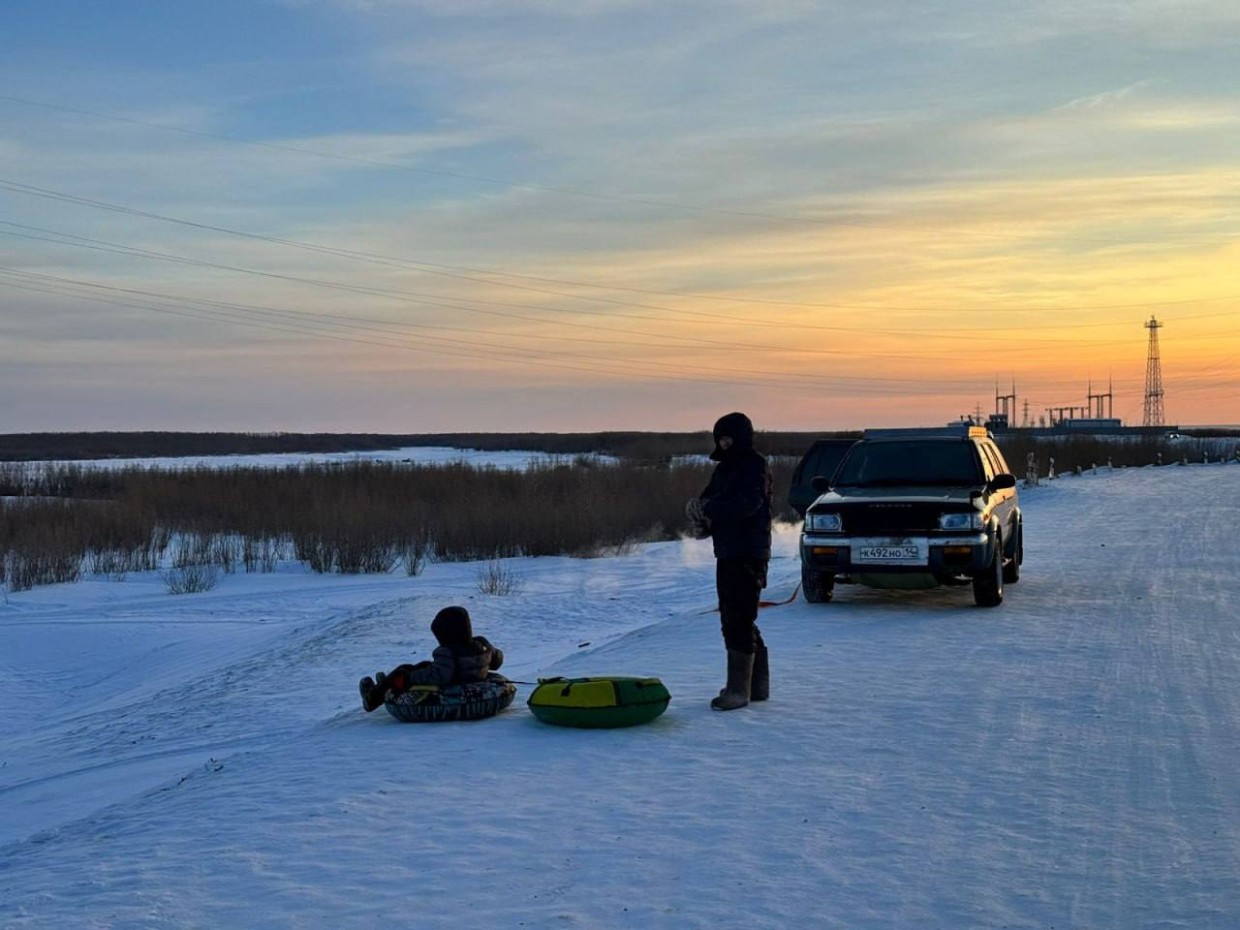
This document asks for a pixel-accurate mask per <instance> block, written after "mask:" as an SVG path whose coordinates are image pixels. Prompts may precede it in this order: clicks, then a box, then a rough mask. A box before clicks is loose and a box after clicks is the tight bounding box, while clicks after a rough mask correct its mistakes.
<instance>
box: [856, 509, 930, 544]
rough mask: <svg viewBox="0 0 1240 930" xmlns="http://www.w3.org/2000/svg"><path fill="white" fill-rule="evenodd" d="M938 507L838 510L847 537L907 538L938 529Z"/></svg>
mask: <svg viewBox="0 0 1240 930" xmlns="http://www.w3.org/2000/svg"><path fill="white" fill-rule="evenodd" d="M942 512H943V508H942V507H940V506H939V505H938V504H896V503H890V504H889V503H880V504H856V505H854V506H852V507H845V508H841V511H840V514H841V516H842V517H843V520H844V532H845V533H848V534H849V535H850V536H907V535H910V534H913V533H925V532H928V531H929V530H935V529H938V526H939V514H941V513H942Z"/></svg>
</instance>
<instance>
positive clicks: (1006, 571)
mask: <svg viewBox="0 0 1240 930" xmlns="http://www.w3.org/2000/svg"><path fill="white" fill-rule="evenodd" d="M1023 561H1025V528H1024V527H1023V526H1018V527H1017V528H1016V545H1015V546H1013V547H1012V560H1011V561H1010V562H1008V563H1006V564H1005V565H1004V566H1003V583H1004V584H1016V582H1018V581H1020V563H1021V562H1023Z"/></svg>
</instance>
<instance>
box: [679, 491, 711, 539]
mask: <svg viewBox="0 0 1240 930" xmlns="http://www.w3.org/2000/svg"><path fill="white" fill-rule="evenodd" d="M685 519H686V520H688V521H689V535H690V536H692V537H693V538H694V539H708V538H709V537H710V518H709V517H707V516H706V502H705V501H704V500H702V499H701V498H700V497H691V498H689V500H688V501H687V502H686V503H685Z"/></svg>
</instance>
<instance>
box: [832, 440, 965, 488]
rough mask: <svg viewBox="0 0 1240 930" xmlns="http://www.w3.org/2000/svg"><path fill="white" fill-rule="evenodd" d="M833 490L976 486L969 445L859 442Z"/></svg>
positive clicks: (841, 470) (853, 448)
mask: <svg viewBox="0 0 1240 930" xmlns="http://www.w3.org/2000/svg"><path fill="white" fill-rule="evenodd" d="M835 478H836V480H835V486H836V487H837V488H840V487H860V486H869V487H874V486H883V485H889V486H893V487H894V486H900V485H927V484H943V485H952V486H957V487H968V486H972V485H980V484H981V483H982V481H983V479H982V471H981V467H980V465H979V464H978V462H977V459H976V458H975V457H974V454H973V445H972V443H968V442H954V441H948V442H944V441H941V440H940V441H922V442H917V441H906V442H859V443H857V444H856V445H855V446H853V447H852V449H851V450H849V453H848V457H847V458H846V459H844V462H843V464H842V465H840V469H839V472H838V473H837V474H836V476H835Z"/></svg>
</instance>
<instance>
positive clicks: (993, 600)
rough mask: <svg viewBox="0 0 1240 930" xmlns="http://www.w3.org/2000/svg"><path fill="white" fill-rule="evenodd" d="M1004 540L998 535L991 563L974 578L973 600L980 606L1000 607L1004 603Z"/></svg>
mask: <svg viewBox="0 0 1240 930" xmlns="http://www.w3.org/2000/svg"><path fill="white" fill-rule="evenodd" d="M1003 575H1004V572H1003V540H1002V539H1001V538H998V537H996V539H995V554H994V556H993V557H992V558H991V560H990V565H989V567H987V569H986V570H985V571H983V572H982V573H981V574H980V575H976V576H974V578H973V601H974V603H976V604H977V606H978V607H998V606H999V605H1000V604H1002V603H1003Z"/></svg>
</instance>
